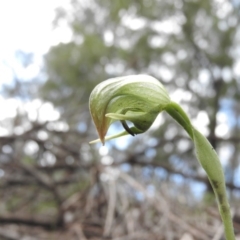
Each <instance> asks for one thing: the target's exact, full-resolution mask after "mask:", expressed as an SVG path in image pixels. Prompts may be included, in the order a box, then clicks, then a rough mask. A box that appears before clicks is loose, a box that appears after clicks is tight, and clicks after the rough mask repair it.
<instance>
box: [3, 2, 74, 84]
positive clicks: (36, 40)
mask: <svg viewBox="0 0 240 240" xmlns="http://www.w3.org/2000/svg"><path fill="white" fill-rule="evenodd" d="M68 2H69V0H50V1H47V0H34V1H33V0H8V1H3V0H0V36H1V38H0V84H3V83H9V82H11V80H12V72H11V70H10V68H9V66H12V67H14V68H15V69H17V71H18V74H19V75H20V77H22V78H23V79H26V80H27V79H31V78H32V77H33V76H34V75H35V76H36V75H37V74H38V73H39V71H40V68H41V66H42V55H43V54H44V53H46V52H47V51H48V49H49V48H50V47H51V46H52V45H56V44H58V43H59V42H66V41H68V40H70V33H69V31H70V30H69V29H67V27H66V28H64V27H61V28H59V29H57V30H53V27H52V21H53V19H54V16H55V9H56V8H57V7H59V6H65V5H67V3H68ZM16 50H22V51H24V52H32V53H34V55H35V58H34V63H33V64H32V65H31V66H29V69H28V71H25V73H23V72H22V71H21V69H19V66H18V65H17V62H16V60H15V59H14V53H15V51H16Z"/></svg>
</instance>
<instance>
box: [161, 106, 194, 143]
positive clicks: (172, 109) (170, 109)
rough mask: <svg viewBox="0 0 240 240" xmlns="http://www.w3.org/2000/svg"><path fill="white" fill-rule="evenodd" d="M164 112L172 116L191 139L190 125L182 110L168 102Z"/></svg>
mask: <svg viewBox="0 0 240 240" xmlns="http://www.w3.org/2000/svg"><path fill="white" fill-rule="evenodd" d="M164 110H165V111H166V112H167V113H168V114H169V115H170V116H172V117H173V118H174V119H175V120H176V121H177V122H178V123H179V124H180V125H181V126H182V127H183V128H184V129H185V130H186V132H187V133H188V135H189V136H190V138H191V139H193V133H192V124H191V122H190V120H189V118H188V116H187V114H186V113H185V112H184V110H183V109H182V108H181V107H180V106H179V105H178V104H177V103H175V102H170V103H169V104H168V105H167V106H166V107H165V108H164Z"/></svg>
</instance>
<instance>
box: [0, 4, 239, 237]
mask: <svg viewBox="0 0 240 240" xmlns="http://www.w3.org/2000/svg"><path fill="white" fill-rule="evenodd" d="M0 36H1V37H0V92H1V95H0V110H1V113H0V198H1V202H0V239H3V240H5V239H10V240H23V239H24V240H30V239H31V240H40V239H41V240H43V239H46V240H48V239H58V240H61V239H64V240H65V239H69V240H75V239H81V240H88V239H89V240H98V239H114V240H130V239H134V240H135V239H136V240H137V239H153V240H154V239H156V240H158V239H159V240H160V239H166V240H175V239H176V240H178V239H181V240H193V239H201V240H208V239H213V240H222V239H224V237H223V228H222V225H221V220H220V217H219V213H218V209H217V205H216V202H215V199H214V196H213V192H212V189H211V186H210V185H209V183H208V180H207V178H206V174H205V173H204V171H203V170H202V169H201V167H200V166H199V163H198V162H197V159H196V157H195V155H194V149H193V144H192V143H191V141H190V139H189V138H188V136H187V135H186V133H185V132H184V131H183V130H182V129H181V128H180V127H179V126H178V125H177V123H176V122H174V121H173V120H172V119H171V118H170V117H169V116H168V115H167V114H166V113H161V114H160V115H159V117H158V118H157V120H156V121H155V123H154V124H153V126H152V127H151V129H150V130H149V131H148V132H147V133H144V134H142V135H139V136H135V137H132V136H127V137H123V138H119V139H117V140H112V141H109V142H107V144H106V146H104V147H103V146H101V145H100V144H96V145H89V141H91V140H94V139H96V138H97V137H98V136H97V132H96V130H95V127H94V126H93V123H92V120H91V117H90V113H89V109H88V99H89V95H90V92H91V90H92V89H93V88H94V86H95V85H97V84H98V83H99V82H101V81H103V80H106V79H108V78H112V77H117V76H123V75H130V74H140V73H144V74H149V75H152V76H153V77H155V78H157V79H159V80H160V81H161V82H162V83H163V84H164V85H165V87H166V89H167V90H168V92H169V93H170V96H171V98H172V99H173V100H174V101H176V102H178V103H180V105H181V106H183V108H184V110H185V111H186V112H187V113H188V114H189V116H190V118H191V119H192V120H193V123H194V125H195V126H196V127H197V128H198V129H199V130H200V131H201V132H202V133H203V134H204V135H205V136H206V137H207V138H208V139H209V141H210V142H211V143H212V145H213V146H214V148H215V149H216V151H217V152H218V154H219V156H220V159H221V162H222V165H223V167H224V172H225V176H226V181H227V192H228V195H229V199H230V202H231V209H232V214H233V218H234V227H235V231H236V235H239V234H240V165H239V164H240V104H239V100H240V1H239V0H212V1H210V0H205V1H201V0H169V1H163V0H137V1H136V0H132V1H123V0H114V1H109V0H61V1H59V0H58V1H57V0H51V1H45V0H42V1H38V0H36V1H31V0H21V1H18V0H8V1H1V2H0ZM120 130H122V126H121V124H117V123H116V124H115V125H113V126H112V128H111V129H110V130H109V134H113V133H116V132H118V131H120Z"/></svg>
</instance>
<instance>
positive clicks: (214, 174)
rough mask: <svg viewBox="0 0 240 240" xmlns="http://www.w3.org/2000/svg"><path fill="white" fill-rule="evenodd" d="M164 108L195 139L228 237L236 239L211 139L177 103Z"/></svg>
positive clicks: (220, 169)
mask: <svg viewBox="0 0 240 240" xmlns="http://www.w3.org/2000/svg"><path fill="white" fill-rule="evenodd" d="M164 110H165V111H167V113H168V114H170V115H171V116H172V117H173V118H174V119H175V120H176V121H177V122H178V123H179V124H180V125H181V126H182V127H183V128H184V129H185V130H186V132H187V133H188V135H189V136H190V138H191V139H192V140H193V142H194V146H195V149H196V155H197V158H198V161H199V162H200V164H201V166H202V167H203V169H204V170H205V171H206V173H207V176H208V179H209V181H210V183H211V186H212V188H213V191H214V194H215V197H216V199H217V204H218V208H219V212H220V215H221V218H222V221H223V225H224V230H225V236H226V239H227V240H235V236H234V229H233V224H232V217H231V211H230V207H229V203H228V199H227V193H226V187H225V177H224V173H223V170H222V166H221V163H220V161H219V158H218V156H217V153H216V152H215V150H214V149H213V147H212V145H211V144H210V143H209V141H208V140H207V139H206V138H205V137H204V136H203V135H202V134H201V133H200V132H199V131H197V130H196V129H195V128H194V127H193V126H192V124H191V122H190V120H189V118H188V116H187V114H186V113H185V112H184V110H183V109H182V108H181V107H180V106H179V105H178V104H177V103H174V102H170V103H169V104H168V105H167V106H166V107H165V108H164Z"/></svg>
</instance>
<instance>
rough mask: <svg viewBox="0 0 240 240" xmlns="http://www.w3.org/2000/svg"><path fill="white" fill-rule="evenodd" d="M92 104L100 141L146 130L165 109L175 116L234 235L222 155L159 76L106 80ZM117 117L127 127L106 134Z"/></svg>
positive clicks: (95, 91)
mask: <svg viewBox="0 0 240 240" xmlns="http://www.w3.org/2000/svg"><path fill="white" fill-rule="evenodd" d="M89 108H90V112H91V115H92V119H93V121H94V124H95V126H96V129H97V131H98V135H99V139H97V140H95V141H92V142H91V143H95V142H98V141H101V142H102V143H103V144H104V142H105V141H106V140H109V139H113V138H117V137H121V136H124V135H127V134H131V135H133V136H134V135H136V134H140V133H143V132H145V131H147V130H148V129H149V128H150V126H151V125H152V124H153V122H154V120H155V119H156V117H157V116H158V114H159V113H160V112H162V111H166V112H167V113H168V114H169V115H170V116H172V117H173V118H174V119H175V120H176V121H177V122H178V123H179V124H180V125H181V126H182V127H183V128H184V129H185V130H186V132H187V133H188V135H189V137H190V138H191V139H192V141H193V143H194V146H195V149H196V156H197V159H198V161H199V163H200V164H201V166H202V167H203V169H204V170H205V172H206V174H207V176H208V179H209V181H210V183H211V186H212V188H213V191H214V194H215V197H216V200H217V203H218V207H219V212H220V215H221V218H222V221H223V224H224V229H225V236H226V239H227V240H234V239H235V237H234V231H233V225H232V219H231V213H230V207H229V203H228V199H227V194H226V188H225V177H224V174H223V170H222V166H221V163H220V161H219V158H218V156H217V154H216V152H215V151H214V149H213V147H212V146H211V144H210V143H209V141H208V140H207V139H206V138H205V137H204V136H203V135H202V134H201V133H200V132H199V131H197V130H196V129H195V128H194V127H193V126H192V124H191V121H190V119H189V118H188V116H187V114H186V113H185V112H184V110H183V109H182V108H181V107H180V106H179V105H178V104H177V103H175V102H172V101H171V99H170V97H169V95H168V93H167V91H166V89H165V88H164V87H163V85H162V84H161V83H160V82H159V81H158V80H157V79H155V78H153V77H151V76H148V75H132V76H126V77H119V78H113V79H109V80H106V81H104V82H102V83H100V84H99V85H97V86H96V87H95V88H94V89H93V91H92V93H91V95H90V100H89ZM114 121H120V122H121V123H122V126H123V128H124V129H125V131H123V132H120V133H118V134H116V135H112V136H107V137H106V133H107V131H108V129H109V126H110V125H111V124H112V123H113V122H114ZM127 121H130V122H132V123H133V126H132V127H130V128H129V126H128V125H127Z"/></svg>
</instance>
